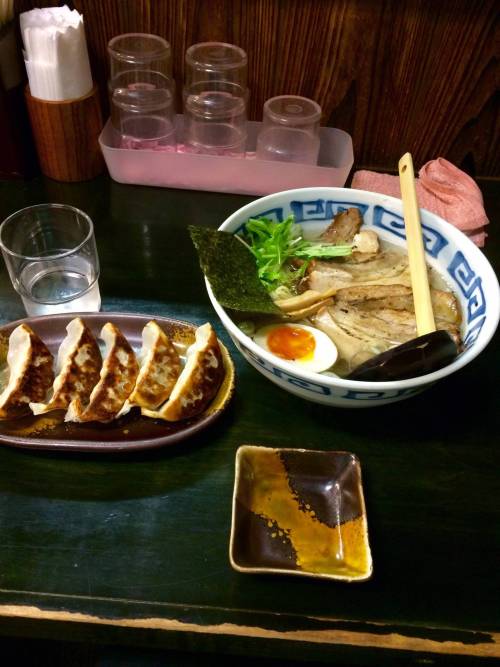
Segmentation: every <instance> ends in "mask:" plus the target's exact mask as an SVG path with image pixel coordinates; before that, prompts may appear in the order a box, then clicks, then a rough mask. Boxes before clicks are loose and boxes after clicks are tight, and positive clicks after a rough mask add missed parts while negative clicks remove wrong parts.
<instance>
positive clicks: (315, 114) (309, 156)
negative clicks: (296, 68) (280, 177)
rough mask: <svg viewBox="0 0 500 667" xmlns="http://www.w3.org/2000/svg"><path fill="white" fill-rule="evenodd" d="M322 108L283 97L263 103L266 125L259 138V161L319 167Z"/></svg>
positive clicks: (293, 97) (315, 104)
mask: <svg viewBox="0 0 500 667" xmlns="http://www.w3.org/2000/svg"><path fill="white" fill-rule="evenodd" d="M320 119H321V107H320V106H319V104H317V103H316V102H314V101H313V100H310V99H308V98H307V97H300V96H298V95H280V96H278V97H272V98H271V99H269V100H267V101H266V102H265V104H264V111H263V126H262V130H261V132H260V133H259V137H258V139H257V157H258V158H259V159H260V160H276V161H279V162H297V163H300V164H316V163H317V161H318V155H319V148H320V139H319V123H320Z"/></svg>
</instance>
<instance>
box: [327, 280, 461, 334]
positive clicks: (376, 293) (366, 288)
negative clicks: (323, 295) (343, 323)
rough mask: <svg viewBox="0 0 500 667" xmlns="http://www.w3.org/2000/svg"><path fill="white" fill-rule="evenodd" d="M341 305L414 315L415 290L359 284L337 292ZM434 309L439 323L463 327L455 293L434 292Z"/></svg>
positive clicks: (402, 286)
mask: <svg viewBox="0 0 500 667" xmlns="http://www.w3.org/2000/svg"><path fill="white" fill-rule="evenodd" d="M335 299H336V301H338V302H341V301H342V302H345V303H349V304H351V305H353V306H357V307H358V308H361V309H363V310H367V311H368V310H379V309H381V308H390V309H393V310H407V311H408V312H410V313H414V312H415V306H414V302H413V291H412V289H411V287H406V286H405V285H357V286H354V287H343V288H341V289H339V290H337V292H336V293H335ZM431 301H432V310H433V312H434V316H435V318H436V320H444V321H445V322H450V323H451V324H457V325H458V324H460V321H461V314H460V306H459V304H458V300H457V298H456V296H455V295H454V294H453V292H445V291H444V290H439V289H434V288H432V289H431Z"/></svg>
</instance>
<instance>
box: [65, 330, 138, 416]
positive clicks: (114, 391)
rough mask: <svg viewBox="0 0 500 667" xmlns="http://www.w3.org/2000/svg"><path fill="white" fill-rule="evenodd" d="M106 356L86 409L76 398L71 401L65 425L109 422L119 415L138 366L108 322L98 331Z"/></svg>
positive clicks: (133, 382)
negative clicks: (70, 423)
mask: <svg viewBox="0 0 500 667" xmlns="http://www.w3.org/2000/svg"><path fill="white" fill-rule="evenodd" d="M100 337H101V338H102V340H103V341H104V343H105V346H106V353H105V357H104V362H103V364H102V368H101V372H100V378H99V382H98V383H97V384H96V386H95V387H94V389H93V390H92V393H91V394H90V398H89V402H88V404H87V405H85V404H83V403H82V401H81V400H80V399H79V398H75V399H74V400H73V401H71V403H70V405H69V407H68V411H67V412H66V416H65V421H73V422H90V421H97V422H109V421H111V420H113V419H115V417H116V416H117V415H118V413H119V412H120V410H121V408H122V407H123V404H124V403H125V401H126V400H127V398H128V397H129V396H130V394H131V393H132V390H133V389H134V386H135V382H136V380H137V375H138V373H139V364H138V363H137V359H136V357H135V354H134V351H133V350H132V348H131V347H130V344H129V342H128V340H127V339H126V338H125V336H124V335H123V334H122V332H121V331H120V330H119V329H118V327H117V326H115V325H114V324H112V323H111V322H108V323H107V324H105V325H104V326H103V328H102V330H101V334H100Z"/></svg>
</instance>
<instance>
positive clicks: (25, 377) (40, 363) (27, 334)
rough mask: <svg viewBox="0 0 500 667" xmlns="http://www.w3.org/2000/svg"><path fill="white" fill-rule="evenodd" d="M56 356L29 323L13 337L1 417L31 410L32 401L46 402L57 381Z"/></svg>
mask: <svg viewBox="0 0 500 667" xmlns="http://www.w3.org/2000/svg"><path fill="white" fill-rule="evenodd" d="M53 363H54V358H53V356H52V354H51V353H50V352H49V350H48V348H47V346H46V345H45V343H44V342H43V341H42V340H41V339H40V338H39V336H37V334H36V333H35V332H34V331H33V330H32V329H31V328H30V327H29V326H28V325H27V324H20V325H19V326H18V327H16V328H15V329H14V331H13V332H12V333H11V334H10V336H9V351H8V352H7V364H8V366H9V371H10V374H9V381H8V383H7V386H6V387H5V389H4V390H3V392H2V393H1V394H0V419H9V418H11V417H18V416H22V415H23V414H24V413H28V412H29V403H30V402H31V401H43V400H44V399H45V397H46V395H47V392H48V390H49V388H50V386H51V385H52V382H53V381H54V370H53V368H52V366H53Z"/></svg>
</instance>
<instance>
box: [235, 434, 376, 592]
mask: <svg viewBox="0 0 500 667" xmlns="http://www.w3.org/2000/svg"><path fill="white" fill-rule="evenodd" d="M229 559H230V562H231V566H232V567H233V568H234V569H235V570H237V571H238V572H252V573H265V572H268V573H280V574H296V575H305V576H310V577H318V578H324V579H336V580H340V581H364V580H366V579H368V578H369V577H370V576H371V574H372V569H373V567H372V557H371V552H370V545H369V542H368V525H367V520H366V510H365V501H364V497H363V488H362V483H361V469H360V465H359V460H358V458H357V457H356V456H355V455H354V454H351V453H349V452H327V451H311V450H305V449H274V448H270V447H257V446H253V445H243V446H241V447H240V448H239V449H238V451H237V453H236V475H235V484H234V495H233V518H232V526H231V539H230V547H229Z"/></svg>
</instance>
